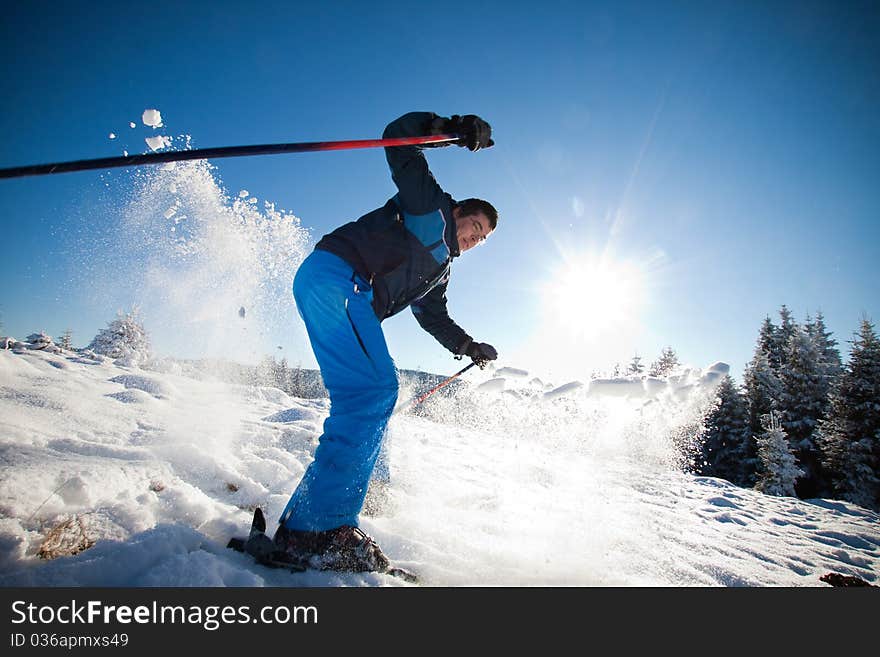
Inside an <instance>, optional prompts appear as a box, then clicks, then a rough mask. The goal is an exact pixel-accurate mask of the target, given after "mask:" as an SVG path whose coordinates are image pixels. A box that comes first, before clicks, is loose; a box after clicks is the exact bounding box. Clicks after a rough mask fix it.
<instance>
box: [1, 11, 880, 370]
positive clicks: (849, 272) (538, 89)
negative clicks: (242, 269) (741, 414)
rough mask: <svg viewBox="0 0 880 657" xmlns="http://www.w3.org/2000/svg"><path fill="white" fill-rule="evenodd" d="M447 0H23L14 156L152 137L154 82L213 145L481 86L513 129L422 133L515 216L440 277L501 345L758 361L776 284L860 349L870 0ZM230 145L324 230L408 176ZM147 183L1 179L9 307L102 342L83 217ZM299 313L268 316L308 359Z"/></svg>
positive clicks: (453, 308) (6, 148) (456, 186)
mask: <svg viewBox="0 0 880 657" xmlns="http://www.w3.org/2000/svg"><path fill="white" fill-rule="evenodd" d="M444 7H446V8H445V9H443V10H440V9H438V8H430V7H427V6H426V7H424V8H422V9H419V8H417V7H415V6H413V5H412V4H410V3H383V2H377V3H369V4H367V3H355V2H351V3H347V2H341V3H270V2H264V3H258V4H254V6H251V3H233V2H211V3H197V2H187V3H180V6H177V5H173V4H171V3H167V4H166V3H154V4H153V5H149V6H148V5H144V4H142V3H102V2H89V3H76V2H74V3H65V4H64V5H60V4H59V5H57V6H55V7H53V9H52V11H49V12H47V11H45V10H44V8H42V7H36V6H29V5H28V3H19V4H18V5H15V6H11V7H9V8H7V9H6V10H5V16H4V21H3V23H2V25H0V50H2V52H0V55H2V59H3V61H4V62H6V64H5V65H4V67H3V69H2V72H0V92H2V94H3V97H4V102H3V107H2V110H0V134H2V135H3V140H2V148H0V167H3V166H17V165H23V164H34V163H41V162H49V161H62V160H73V159H84V158H91V157H104V156H112V155H119V154H121V150H122V148H123V147H127V148H129V150H130V151H131V152H139V151H142V150H145V145H144V143H143V137H144V136H145V135H148V134H152V133H151V131H150V129H148V128H145V127H144V126H143V125H138V128H137V129H136V130H131V129H129V128H128V122H129V121H137V122H138V123H139V117H140V115H141V112H143V110H144V109H146V108H158V109H159V110H161V112H162V116H163V119H164V121H165V130H166V134H169V135H180V134H186V135H190V136H191V137H192V140H193V146H195V147H209V146H222V145H243V144H254V143H257V144H258V143H274V142H284V141H312V140H329V139H355V138H372V137H378V136H380V135H381V132H382V130H383V128H384V126H385V125H386V124H387V123H388V122H389V121H391V120H392V119H394V118H396V117H397V116H399V115H401V114H403V113H405V112H407V111H411V110H428V111H435V112H437V113H440V114H445V115H449V114H453V113H458V114H465V113H476V114H479V115H481V116H483V117H484V118H485V119H486V120H488V121H489V122H490V123H491V124H492V126H493V129H494V134H495V140H496V142H497V146H496V147H495V148H493V149H490V150H487V151H484V152H480V153H476V154H472V153H469V152H467V151H466V150H465V149H460V148H455V147H452V148H446V149H439V150H431V151H428V158H429V163H430V165H431V168H432V171H433V172H434V174H435V176H436V177H437V179H438V181H439V182H440V184H441V185H442V186H443V187H444V188H445V189H446V190H447V191H449V192H450V193H451V194H452V195H453V196H454V197H456V198H466V197H468V196H478V197H483V198H486V199H488V200H490V201H492V202H493V203H494V204H495V205H496V206H497V207H498V209H499V211H500V214H501V220H500V225H499V229H498V231H497V233H496V234H495V235H493V236H492V238H491V239H490V240H489V242H487V243H486V244H485V245H483V246H481V247H480V248H479V249H477V250H474V251H472V252H470V253H467V254H465V255H464V256H463V257H462V258H461V259H460V260H458V261H456V263H455V266H454V268H453V281H452V283H451V286H450V290H449V298H450V312H451V314H452V316H453V317H454V318H455V319H456V320H457V321H458V322H459V323H460V324H461V325H462V326H463V327H464V328H465V329H466V330H467V331H468V332H469V333H471V334H472V335H473V336H474V337H475V338H477V339H478V340H482V341H487V342H490V343H492V344H494V345H495V346H496V347H497V348H498V351H499V353H500V354H501V357H502V361H501V362H503V363H504V364H509V365H512V366H515V367H523V368H526V369H530V370H532V371H536V372H538V371H540V372H549V373H550V374H552V375H554V376H557V377H566V378H568V377H577V376H581V377H586V376H588V375H589V373H590V372H591V371H593V370H603V369H608V368H610V367H613V365H614V363H615V362H618V361H620V362H622V364H624V365H625V364H626V362H627V361H628V360H629V358H630V357H631V356H632V355H633V354H634V353H639V354H640V355H641V356H642V357H643V360H644V361H645V362H650V361H651V360H654V359H655V358H656V357H657V356H658V355H659V352H660V350H661V348H663V347H664V346H666V345H671V346H672V347H673V348H674V349H676V351H677V352H678V353H679V356H680V358H681V359H682V360H683V361H685V362H688V363H692V364H694V365H697V366H702V365H707V364H709V363H711V362H713V361H715V360H724V361H726V362H728V363H730V364H731V366H732V368H733V372H734V374H735V375H737V376H738V377H739V375H740V373H741V370H742V368H743V366H744V365H745V364H746V362H747V361H748V360H749V358H750V357H751V355H752V350H753V348H754V343H755V339H756V336H757V331H758V327H759V325H760V323H761V320H762V319H763V318H764V317H765V316H766V315H768V314H770V315H772V316H773V317H774V318H775V317H776V313H777V311H778V309H779V307H780V306H781V305H782V304H787V305H788V306H789V308H791V309H792V311H793V312H794V314H795V317H796V319H798V320H800V321H802V320H803V319H805V317H806V315H807V314H808V313H809V314H815V312H816V311H818V310H821V311H822V312H823V313H824V315H825V319H826V323H827V324H828V326H829V328H830V329H831V330H832V331H833V332H834V334H835V337H836V338H837V339H838V340H839V341H840V342H841V346H842V347H843V348H844V351H846V348H847V346H848V345H847V344H846V341H847V340H849V339H850V338H851V337H852V333H853V331H855V330H856V328H857V327H858V322H859V320H860V318H861V317H862V315H863V314H867V315H868V316H869V317H871V318H872V319H874V320H875V321H876V320H877V319H878V318H880V275H878V274H880V266H878V263H880V227H878V216H880V185H877V184H876V183H877V180H880V175H878V174H880V114H878V112H877V111H876V110H877V107H878V106H880V66H878V64H880V46H878V45H877V39H876V35H877V34H878V27H880V16H878V10H877V9H876V5H874V6H873V7H872V6H871V4H870V3H867V2H865V3H857V2H850V3H822V2H792V3H786V2H772V3H766V2H755V3H748V2H715V3H703V2H671V3H664V2H656V3H654V2H651V3H648V2H645V3H626V2H623V3H621V2H608V3H589V2H551V3H544V4H541V5H540V6H531V5H528V4H527V3H510V2H498V3H479V2H477V3H470V4H468V5H467V8H466V9H462V10H461V11H459V12H457V13H456V12H455V11H453V10H451V9H449V8H448V6H447V5H444ZM126 131H129V132H126ZM110 132H114V133H117V134H119V138H118V139H116V140H110V139H108V133H110ZM123 142H125V144H124V143H123ZM216 164H217V167H218V168H217V172H216V175H217V178H218V180H220V181H221V182H222V184H223V186H224V187H225V188H226V189H227V190H228V191H229V192H230V193H231V194H233V195H234V194H235V193H236V192H237V191H238V190H240V189H247V190H248V191H249V192H250V193H251V194H252V195H254V196H257V197H258V198H260V199H265V200H269V201H272V202H274V203H275V204H276V205H277V206H278V207H279V208H283V209H285V210H287V211H289V212H292V213H293V214H295V215H296V216H298V217H300V218H301V220H302V223H303V225H304V226H306V227H308V228H309V229H310V230H311V231H312V233H313V235H314V237H315V238H317V237H320V236H321V235H323V234H324V233H326V232H328V231H330V230H332V229H333V228H334V227H336V226H337V225H339V224H341V223H344V222H347V221H350V220H353V219H356V218H357V217H358V216H360V215H361V214H363V213H365V212H367V211H369V210H371V209H373V208H375V207H378V206H379V205H382V204H383V203H384V202H385V200H387V198H388V197H389V196H391V195H393V193H394V187H393V183H392V182H391V180H390V176H389V175H388V170H387V165H386V164H385V160H384V156H383V154H382V152H381V150H363V151H349V152H334V153H320V154H302V155H289V156H267V157H250V158H241V159H235V160H221V161H217V162H216ZM130 184H131V183H130V179H129V178H127V177H126V174H125V172H120V173H119V174H118V175H112V176H111V175H105V174H102V173H101V172H82V173H72V174H64V175H57V176H46V177H41V178H29V179H19V180H7V181H0V217H2V222H3V226H4V230H3V232H4V238H3V240H2V247H0V280H3V282H4V286H3V287H4V291H3V293H2V295H0V321H2V323H3V329H2V332H3V333H5V334H11V335H14V336H16V337H24V336H25V335H27V334H29V333H31V332H33V331H36V330H41V329H42V330H46V331H47V332H49V333H50V334H52V335H59V334H60V333H61V332H63V331H64V330H65V329H66V328H71V329H72V330H73V331H74V343H75V344H77V345H83V344H85V343H86V342H88V341H89V340H90V339H91V337H92V336H94V334H95V333H96V332H97V331H98V330H99V329H100V328H102V327H104V326H105V325H106V323H107V322H108V321H109V320H110V319H112V318H113V316H114V315H115V313H116V311H117V309H118V307H119V306H120V304H124V303H127V301H126V300H124V299H118V298H113V296H112V295H109V296H105V297H104V298H103V299H97V300H96V299H95V298H94V296H95V295H94V294H88V293H87V291H86V290H84V289H83V288H84V287H87V286H88V284H87V281H88V279H87V276H84V275H83V271H88V270H89V268H90V264H89V263H84V262H83V261H82V253H83V249H82V244H83V243H87V242H89V240H92V239H93V240H94V241H95V243H100V242H101V241H102V240H106V239H107V236H108V235H110V234H112V227H113V225H114V222H115V221H116V219H117V217H116V214H115V209H118V208H119V207H121V206H123V205H124V203H125V199H126V198H127V196H128V194H129V193H130V189H129V188H127V185H128V186H130ZM116 273H117V275H118V277H119V279H120V280H124V279H125V277H126V271H125V270H124V268H123V269H119V270H118V271H117V272H116ZM291 278H292V272H291ZM74 280H75V281H76V284H74V283H73V282H72V281H74ZM84 281H86V283H85V284H84ZM144 319H145V323H146V324H147V327H148V329H149V328H150V325H149V324H150V318H149V317H145V318H144ZM290 325H291V337H290V340H289V341H286V338H285V336H277V337H275V338H274V341H275V342H279V343H280V344H279V345H278V346H281V347H283V349H282V351H283V353H284V354H285V355H286V356H287V357H288V359H289V360H294V361H296V360H301V361H302V362H303V363H304V364H308V363H309V362H313V361H310V359H311V357H310V355H309V354H307V353H306V354H303V353H302V352H303V351H304V350H307V345H304V344H303V343H302V340H301V339H298V338H296V337H295V335H296V334H297V333H298V330H299V329H298V328H297V327H298V325H299V319H298V318H297V317H296V316H291V317H290ZM385 327H386V334H387V336H388V340H389V345H390V348H391V352H392V355H393V356H395V359H396V361H397V364H398V366H400V367H422V368H424V369H429V370H432V371H435V372H451V371H454V370H456V369H458V367H459V364H458V363H456V362H455V361H453V360H451V358H450V355H449V354H448V353H447V352H445V350H443V348H442V347H440V346H439V345H437V344H436V343H435V342H434V341H433V339H432V338H431V337H430V336H428V335H427V334H425V333H423V332H422V331H421V329H420V328H419V327H418V325H417V324H416V323H415V321H414V320H413V319H412V318H411V316H409V314H408V313H403V314H401V315H400V316H398V317H395V318H392V319H391V320H388V321H387V322H386V323H385ZM166 328H167V327H166ZM154 329H156V332H157V333H158V334H162V331H161V330H158V329H159V327H154ZM155 346H156V348H157V349H158V350H159V351H160V352H161V351H166V352H168V353H175V350H181V349H184V347H182V346H180V345H176V344H173V341H167V342H166V343H164V344H163V343H157V344H155ZM267 353H271V352H270V351H269V348H267ZM275 353H278V352H277V351H276V352H275ZM176 355H180V356H187V355H192V354H188V353H176Z"/></svg>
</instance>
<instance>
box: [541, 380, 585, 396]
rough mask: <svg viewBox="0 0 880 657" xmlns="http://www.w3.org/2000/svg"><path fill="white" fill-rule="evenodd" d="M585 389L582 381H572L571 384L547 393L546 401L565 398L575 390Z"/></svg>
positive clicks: (565, 384)
mask: <svg viewBox="0 0 880 657" xmlns="http://www.w3.org/2000/svg"><path fill="white" fill-rule="evenodd" d="M583 387H584V384H583V383H581V382H580V381H571V382H570V383H564V384H563V385H561V386H559V387H558V388H554V389H553V390H551V391H550V392H545V393H544V399H545V400H550V399H556V398H558V397H563V396H565V395H567V394H568V393H570V392H574V391H575V390H579V389H581V388H583Z"/></svg>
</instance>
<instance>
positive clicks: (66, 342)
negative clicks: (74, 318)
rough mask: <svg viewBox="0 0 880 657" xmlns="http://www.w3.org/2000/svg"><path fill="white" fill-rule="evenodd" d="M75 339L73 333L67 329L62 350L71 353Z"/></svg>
mask: <svg viewBox="0 0 880 657" xmlns="http://www.w3.org/2000/svg"><path fill="white" fill-rule="evenodd" d="M72 337H73V331H71V330H70V329H67V330H66V331H64V335H62V336H61V345H60V346H61V348H62V349H65V350H66V351H71V350H72V349H73V343H72V341H71V339H72Z"/></svg>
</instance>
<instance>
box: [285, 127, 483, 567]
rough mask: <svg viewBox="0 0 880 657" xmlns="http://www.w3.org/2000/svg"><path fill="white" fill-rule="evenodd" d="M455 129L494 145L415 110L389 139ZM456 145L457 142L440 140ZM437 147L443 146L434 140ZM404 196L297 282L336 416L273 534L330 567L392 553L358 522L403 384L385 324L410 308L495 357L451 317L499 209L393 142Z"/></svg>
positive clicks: (342, 235) (316, 258)
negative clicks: (462, 277)
mask: <svg viewBox="0 0 880 657" xmlns="http://www.w3.org/2000/svg"><path fill="white" fill-rule="evenodd" d="M427 134H457V135H459V137H460V139H459V140H458V141H457V142H455V143H456V144H457V145H459V146H462V147H466V148H468V149H469V150H471V151H479V150H480V149H483V148H488V147H490V146H492V145H494V142H493V141H492V138H491V137H492V129H491V127H490V126H489V124H488V123H486V122H485V121H483V120H482V119H481V118H479V117H478V116H475V115H472V114H471V115H466V116H458V115H454V116H452V117H451V118H446V117H440V116H437V115H436V114H433V113H430V112H411V113H409V114H405V115H404V116H402V117H400V118H399V119H397V120H396V121H393V122H392V123H390V124H389V125H388V127H387V128H386V129H385V133H384V135H383V137H384V138H392V137H414V136H422V135H427ZM440 145H448V144H440ZM432 146H433V145H432ZM385 155H386V158H387V159H388V164H389V166H390V167H391V176H392V178H393V180H394V182H395V184H396V185H397V189H398V194H397V195H396V196H394V197H393V198H391V199H390V200H389V201H388V202H387V203H386V204H385V205H384V206H383V207H381V208H378V209H376V210H373V211H372V212H370V213H368V214H366V215H364V216H362V217H361V218H360V219H358V220H357V221H353V222H350V223H347V224H345V225H343V226H341V227H339V228H337V229H336V230H334V231H333V232H331V233H329V234H327V235H325V236H324V237H323V238H322V239H321V240H320V241H319V242H318V244H317V245H316V246H315V250H314V251H313V252H312V253H311V254H310V255H309V257H307V258H306V259H305V260H304V261H303V263H302V265H301V266H300V268H299V270H298V271H297V274H296V278H295V280H294V283H293V295H294V298H295V299H296V305H297V310H298V311H299V314H300V316H301V317H302V318H303V321H304V322H305V325H306V330H307V332H308V335H309V340H310V342H311V345H312V350H313V351H314V353H315V358H316V359H317V361H318V365H319V366H320V368H321V375H322V377H323V379H324V385H325V386H326V388H327V390H328V392H329V393H330V415H329V417H328V418H327V420H326V421H325V422H324V434H323V435H322V436H321V438H320V442H319V444H318V448H317V449H316V450H315V458H314V461H313V462H312V463H311V464H310V465H309V467H308V468H307V469H306V472H305V474H304V475H303V477H302V480H301V481H300V483H299V485H298V486H297V488H296V490H295V491H294V493H293V495H292V496H291V498H290V502H288V504H287V507H286V508H285V510H284V512H283V514H282V516H281V518H280V520H279V523H280V525H279V527H278V530H277V531H276V533H275V537H274V539H273V540H274V544H275V547H276V549H278V550H280V551H282V552H284V553H286V554H288V555H289V556H290V557H291V558H293V559H296V560H298V561H302V560H308V561H310V563H311V564H312V565H313V566H316V567H318V568H322V569H326V570H348V571H367V570H377V571H384V570H386V569H387V568H388V559H387V558H386V557H385V555H384V554H383V553H382V551H381V550H380V549H379V546H378V545H376V543H375V542H374V541H373V540H372V539H371V538H370V537H369V536H367V535H366V534H365V533H364V532H362V531H361V530H360V529H359V528H358V514H359V513H360V511H361V507H362V506H363V503H364V497H365V494H366V491H367V486H368V483H369V480H370V473H371V472H372V470H373V467H374V465H375V463H376V458H377V456H378V454H379V449H380V446H381V444H382V438H383V436H384V434H385V429H386V426H387V424H388V420H389V418H390V417H391V413H392V411H393V409H394V406H395V404H396V402H397V393H398V383H397V372H396V370H395V367H394V362H393V361H392V359H391V356H390V355H389V353H388V347H387V345H386V343H385V336H384V335H383V333H382V328H381V326H380V323H381V322H382V320H384V319H386V318H387V317H391V316H392V315H394V314H396V313H398V312H400V311H401V310H403V309H404V308H406V307H411V309H412V312H413V314H414V315H415V317H416V320H418V322H419V324H420V325H421V326H422V328H424V329H425V330H426V331H428V332H429V333H430V334H431V335H433V336H434V337H435V338H436V339H437V341H438V342H440V344H442V345H443V346H444V347H446V348H447V349H448V350H449V351H451V352H452V353H454V354H455V355H456V356H457V357H458V358H461V357H462V356H464V355H467V356H469V357H470V358H471V359H472V360H473V361H474V362H475V363H477V364H478V365H480V367H483V366H485V364H486V363H487V362H488V361H490V360H494V359H495V358H496V357H497V353H496V351H495V349H494V348H493V347H492V346H491V345H488V344H485V343H480V342H475V341H474V340H473V339H472V338H471V337H470V336H469V335H468V334H467V333H465V331H464V330H463V329H462V328H461V327H459V326H458V325H457V324H456V323H455V322H454V321H452V319H451V318H450V317H449V314H448V313H447V309H446V286H447V283H448V281H449V273H450V263H451V261H452V260H453V259H454V258H456V257H458V256H459V255H460V254H461V253H463V252H465V251H467V250H469V249H472V248H473V247H475V246H477V245H478V244H480V243H482V242H483V241H485V240H486V238H488V237H489V235H491V234H492V231H493V230H494V229H495V226H496V224H497V221H498V213H497V211H496V210H495V208H494V207H492V205H491V204H490V203H488V202H486V201H483V200H480V199H473V198H472V199H467V200H465V201H462V202H456V201H454V200H453V199H452V197H451V196H450V195H449V194H447V193H446V192H444V191H443V190H442V189H441V188H440V186H439V185H438V184H437V181H436V180H435V179H434V177H433V176H432V175H431V172H430V171H429V170H428V164H427V162H426V160H425V156H424V154H423V153H422V147H418V146H395V147H391V148H386V149H385Z"/></svg>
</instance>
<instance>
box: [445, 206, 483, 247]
mask: <svg viewBox="0 0 880 657" xmlns="http://www.w3.org/2000/svg"><path fill="white" fill-rule="evenodd" d="M453 216H454V217H455V236H456V238H457V239H458V250H459V251H460V252H461V253H464V252H465V251H467V250H468V249H472V248H474V247H475V246H477V244H481V243H483V242H485V241H486V238H488V237H489V235H491V234H492V228H491V224H490V223H489V219H488V218H487V217H486V215H485V214H483V213H482V212H476V213H474V214H469V215H460V214H459V210H458V208H455V210H453Z"/></svg>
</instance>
